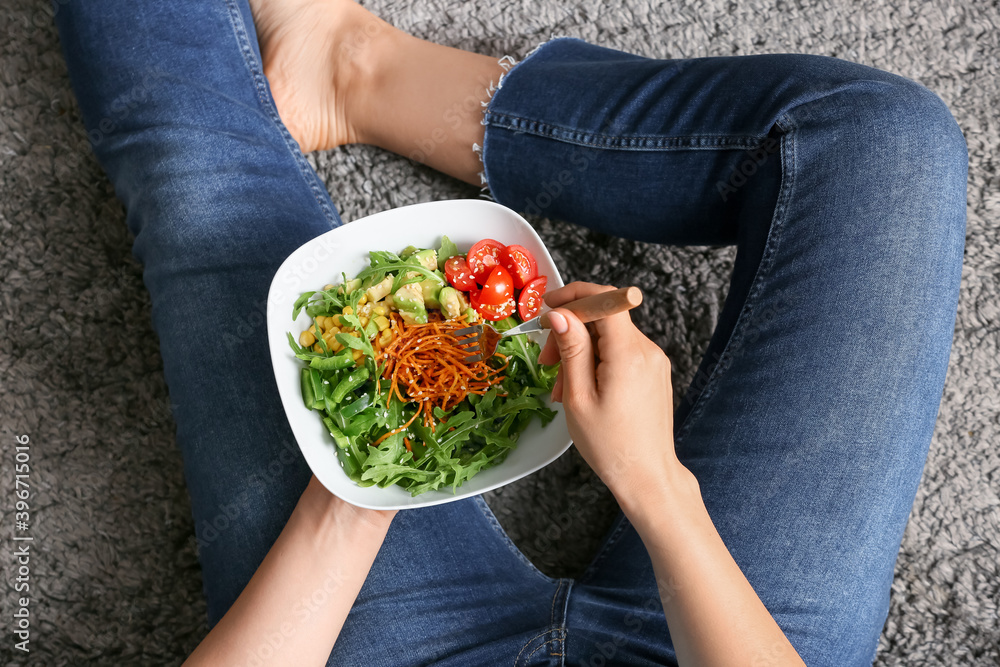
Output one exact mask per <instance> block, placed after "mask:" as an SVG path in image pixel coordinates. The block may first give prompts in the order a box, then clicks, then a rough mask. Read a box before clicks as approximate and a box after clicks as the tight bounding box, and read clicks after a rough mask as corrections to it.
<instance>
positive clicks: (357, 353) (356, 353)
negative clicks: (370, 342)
mask: <svg viewBox="0 0 1000 667" xmlns="http://www.w3.org/2000/svg"><path fill="white" fill-rule="evenodd" d="M361 355H362V352H361V350H354V351H353V352H351V356H352V357H354V361H357V360H358V359H360V358H361Z"/></svg>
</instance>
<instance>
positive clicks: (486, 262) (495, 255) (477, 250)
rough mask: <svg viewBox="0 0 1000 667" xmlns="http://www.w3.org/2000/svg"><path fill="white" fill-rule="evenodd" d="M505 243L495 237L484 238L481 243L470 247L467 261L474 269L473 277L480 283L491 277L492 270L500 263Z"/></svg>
mask: <svg viewBox="0 0 1000 667" xmlns="http://www.w3.org/2000/svg"><path fill="white" fill-rule="evenodd" d="M504 247H505V246H504V244H502V243H500V242H499V241H494V240H493V239H483V240H482V241H480V242H479V243H477V244H475V245H474V246H472V247H471V248H469V256H468V258H467V259H466V261H467V262H468V263H469V269H470V270H471V271H472V277H473V278H475V279H476V282H477V283H479V284H480V285H482V284H484V283H485V282H486V279H487V278H489V277H490V271H492V270H493V267H494V266H496V265H497V264H499V263H500V253H501V252H502V251H503V249H504Z"/></svg>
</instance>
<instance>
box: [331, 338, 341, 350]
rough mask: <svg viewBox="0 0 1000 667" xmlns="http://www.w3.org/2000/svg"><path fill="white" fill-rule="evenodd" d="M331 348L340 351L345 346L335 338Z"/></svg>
mask: <svg viewBox="0 0 1000 667" xmlns="http://www.w3.org/2000/svg"><path fill="white" fill-rule="evenodd" d="M330 349H331V350H333V351H334V352H340V351H341V350H343V349H344V346H343V345H341V344H340V341H339V340H337V339H336V338H334V339H333V341H332V342H331V343H330Z"/></svg>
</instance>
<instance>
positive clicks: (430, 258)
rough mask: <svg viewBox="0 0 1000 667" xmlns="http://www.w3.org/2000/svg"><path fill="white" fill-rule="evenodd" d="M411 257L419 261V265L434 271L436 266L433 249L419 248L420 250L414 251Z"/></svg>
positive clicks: (435, 256)
mask: <svg viewBox="0 0 1000 667" xmlns="http://www.w3.org/2000/svg"><path fill="white" fill-rule="evenodd" d="M413 257H414V259H416V260H417V261H418V262H420V265H421V266H423V267H424V268H427V269H430V270H431V271H436V270H437V268H438V260H437V253H436V252H435V251H434V250H431V249H427V250H421V251H420V252H417V253H414V255H413Z"/></svg>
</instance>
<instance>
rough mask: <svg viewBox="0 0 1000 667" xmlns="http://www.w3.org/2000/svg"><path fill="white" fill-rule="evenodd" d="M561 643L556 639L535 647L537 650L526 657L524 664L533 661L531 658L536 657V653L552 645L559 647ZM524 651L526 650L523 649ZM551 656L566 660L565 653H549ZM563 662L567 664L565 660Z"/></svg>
mask: <svg viewBox="0 0 1000 667" xmlns="http://www.w3.org/2000/svg"><path fill="white" fill-rule="evenodd" d="M560 636H561V635H560ZM561 641H562V639H560V638H556V639H549V640H548V641H546V642H544V643H542V644H539V645H538V646H536V647H535V649H534V650H533V651H532V652H531V653H529V654H528V655H526V656H524V662H525V663H527V662H528V661H529V660H531V656H533V655H535V654H536V653H538V652H539V651H541V650H542V649H544V648H547V647H548V646H549V645H550V644H555V645H556V646H558V645H559V643H560V642H561ZM522 650H524V649H522ZM518 655H520V654H518ZM549 655H552V656H559V657H561V658H565V656H564V655H563V653H549ZM561 662H564V663H565V660H563V661H561Z"/></svg>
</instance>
